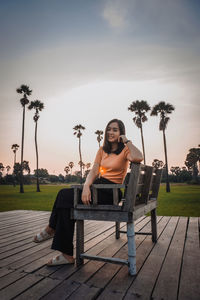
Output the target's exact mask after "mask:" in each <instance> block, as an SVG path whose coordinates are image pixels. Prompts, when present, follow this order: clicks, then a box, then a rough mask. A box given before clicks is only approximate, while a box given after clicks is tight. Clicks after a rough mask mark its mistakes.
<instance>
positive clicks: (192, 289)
mask: <svg viewBox="0 0 200 300" xmlns="http://www.w3.org/2000/svg"><path fill="white" fill-rule="evenodd" d="M199 280H200V251H199V226H198V219H197V218H189V224H188V228H187V237H186V241H185V249H184V253H183V264H182V269H181V277H180V284H179V294H178V299H179V300H188V299H192V300H199V298H200V284H199Z"/></svg>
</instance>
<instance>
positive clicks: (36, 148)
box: [35, 121, 40, 192]
mask: <svg viewBox="0 0 200 300" xmlns="http://www.w3.org/2000/svg"><path fill="white" fill-rule="evenodd" d="M35 151H36V170H37V177H36V178H37V192H40V185H39V174H38V146H37V121H36V122H35Z"/></svg>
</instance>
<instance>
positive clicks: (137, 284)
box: [124, 217, 178, 300]
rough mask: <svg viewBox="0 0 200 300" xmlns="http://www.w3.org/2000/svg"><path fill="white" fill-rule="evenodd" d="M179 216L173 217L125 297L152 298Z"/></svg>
mask: <svg viewBox="0 0 200 300" xmlns="http://www.w3.org/2000/svg"><path fill="white" fill-rule="evenodd" d="M177 221H178V218H177V217H172V218H171V219H170V221H169V223H168V224H167V226H166V228H165V230H164V231H163V232H162V234H161V236H160V238H159V240H158V242H157V243H156V244H155V246H154V248H153V250H152V252H151V253H150V255H149V256H148V258H147V260H146V261H145V263H144V265H143V266H142V269H141V270H140V272H139V274H138V275H137V277H136V279H135V280H134V281H133V283H132V285H131V286H130V288H129V289H128V292H127V294H126V296H125V298H124V299H126V300H127V299H136V297H140V299H150V298H151V293H152V290H153V287H154V284H155V281H156V278H157V276H158V274H159V271H160V269H161V266H162V263H163V260H164V258H165V255H166V252H167V249H168V247H169V244H170V242H171V238H172V235H173V233H174V230H175V228H176V225H177Z"/></svg>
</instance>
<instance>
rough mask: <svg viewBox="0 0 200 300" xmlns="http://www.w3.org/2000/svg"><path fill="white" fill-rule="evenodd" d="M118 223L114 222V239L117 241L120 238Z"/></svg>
mask: <svg viewBox="0 0 200 300" xmlns="http://www.w3.org/2000/svg"><path fill="white" fill-rule="evenodd" d="M119 230H120V222H116V223H115V237H116V239H119V238H120V232H119Z"/></svg>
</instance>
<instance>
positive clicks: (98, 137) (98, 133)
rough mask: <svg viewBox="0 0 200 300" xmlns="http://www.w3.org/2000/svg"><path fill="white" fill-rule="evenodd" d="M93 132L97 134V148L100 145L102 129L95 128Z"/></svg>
mask: <svg viewBox="0 0 200 300" xmlns="http://www.w3.org/2000/svg"><path fill="white" fill-rule="evenodd" d="M95 134H97V142H98V143H99V148H100V146H101V144H100V143H101V140H102V139H103V136H102V135H103V131H102V130H97V131H95Z"/></svg>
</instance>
